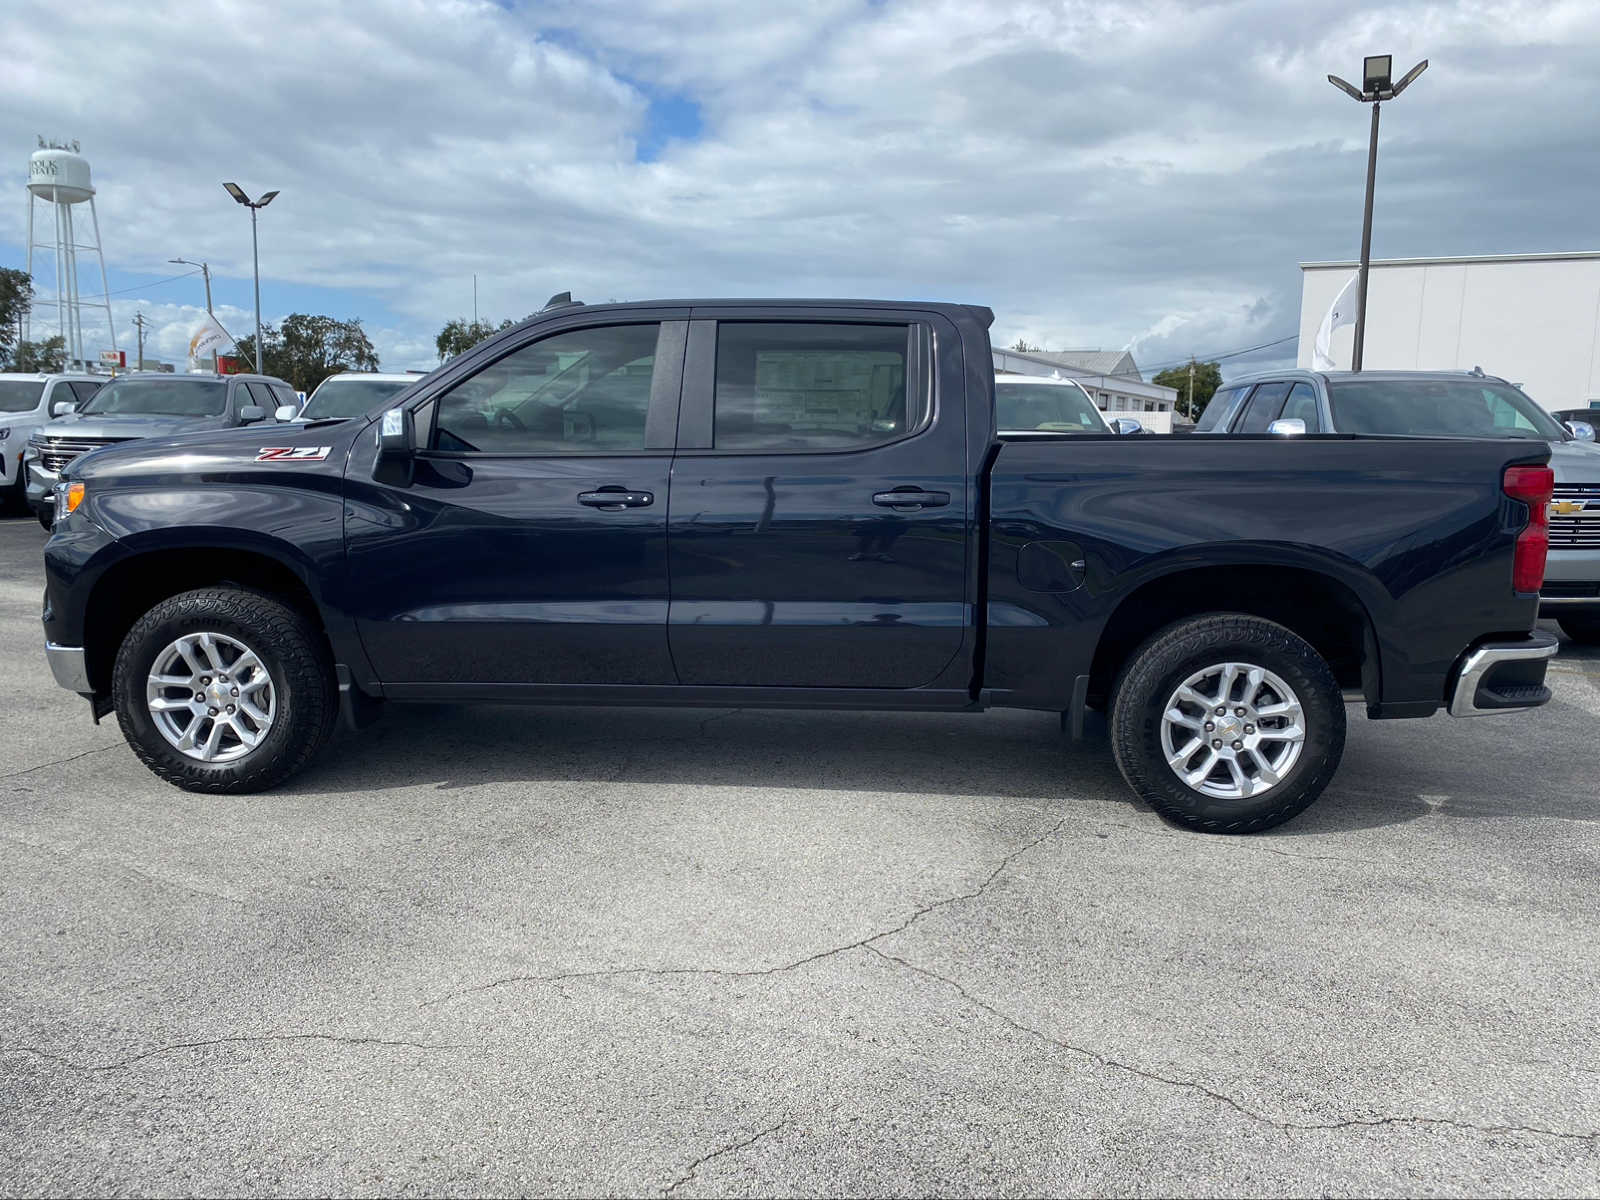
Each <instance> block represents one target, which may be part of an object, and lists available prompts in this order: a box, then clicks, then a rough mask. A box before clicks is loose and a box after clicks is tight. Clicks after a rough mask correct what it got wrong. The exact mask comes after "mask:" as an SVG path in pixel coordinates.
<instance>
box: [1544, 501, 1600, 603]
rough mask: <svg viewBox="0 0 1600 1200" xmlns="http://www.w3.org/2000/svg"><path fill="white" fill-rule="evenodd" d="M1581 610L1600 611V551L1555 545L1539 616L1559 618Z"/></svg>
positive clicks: (1545, 567)
mask: <svg viewBox="0 0 1600 1200" xmlns="http://www.w3.org/2000/svg"><path fill="white" fill-rule="evenodd" d="M1596 524H1600V522H1596ZM1580 609H1592V610H1600V549H1597V550H1591V549H1588V548H1583V549H1564V548H1562V547H1559V546H1552V547H1551V548H1550V554H1549V557H1548V558H1546V559H1545V564H1544V586H1542V587H1541V588H1540V589H1539V615H1540V616H1541V617H1559V616H1560V615H1561V614H1562V613H1570V612H1574V611H1576V610H1580Z"/></svg>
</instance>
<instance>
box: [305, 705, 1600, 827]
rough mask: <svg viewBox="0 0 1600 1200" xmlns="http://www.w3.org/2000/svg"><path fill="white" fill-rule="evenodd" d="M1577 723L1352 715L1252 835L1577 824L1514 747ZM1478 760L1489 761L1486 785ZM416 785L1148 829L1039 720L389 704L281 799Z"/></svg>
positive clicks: (1543, 756)
mask: <svg viewBox="0 0 1600 1200" xmlns="http://www.w3.org/2000/svg"><path fill="white" fill-rule="evenodd" d="M1547 718H1554V721H1553V722H1552V721H1551V720H1549V719H1547ZM1535 721H1537V722H1538V724H1536V725H1534V724H1524V723H1525V722H1530V723H1531V722H1535ZM1592 721H1593V718H1592V717H1590V716H1588V714H1586V713H1584V712H1582V710H1578V709H1574V708H1572V707H1571V706H1566V705H1552V706H1551V708H1549V709H1546V710H1545V712H1544V714H1541V715H1540V716H1537V717H1535V716H1532V715H1530V716H1526V717H1517V718H1506V719H1505V720H1503V721H1496V722H1491V721H1450V720H1448V719H1446V718H1443V717H1440V718H1436V719H1435V720H1433V721H1406V722H1367V721H1365V720H1363V719H1361V717H1360V716H1359V710H1356V709H1352V710H1351V725H1350V742H1349V747H1348V749H1347V751H1346V755H1345V760H1344V765H1343V767H1342V769H1341V771H1340V773H1339V775H1338V776H1336V777H1335V780H1334V782H1333V784H1332V786H1330V787H1329V788H1328V790H1327V791H1326V792H1325V793H1324V794H1323V796H1322V798H1321V799H1320V800H1319V801H1318V802H1317V803H1316V804H1314V805H1313V806H1312V807H1311V808H1310V809H1309V810H1308V811H1307V812H1306V813H1304V814H1302V815H1301V816H1300V817H1298V818H1297V819H1295V820H1294V821H1292V822H1290V823H1289V824H1288V825H1286V826H1284V827H1282V828H1280V829H1278V830H1274V831H1273V832H1272V833H1270V834H1267V835H1265V836H1269V837H1304V836H1309V835H1314V834H1328V833H1337V832H1343V831H1351V830H1360V829H1369V828H1380V827H1384V826H1391V825H1397V824H1403V823H1405V822H1409V821H1414V820H1417V819H1420V818H1425V817H1435V816H1439V815H1462V816H1465V815H1473V816H1480V817H1483V816H1495V815H1505V816H1512V815H1516V816H1519V817H1526V816H1528V815H1546V816H1555V817H1567V818H1573V817H1576V818H1578V819H1592V816H1591V813H1590V811H1589V810H1590V809H1591V808H1592V804H1591V803H1590V802H1589V801H1588V800H1587V799H1586V798H1587V797H1588V796H1589V795H1590V792H1591V791H1592V788H1591V787H1590V786H1589V781H1588V770H1587V764H1586V763H1584V762H1581V761H1579V760H1577V759H1570V760H1552V758H1551V757H1550V756H1549V755H1548V753H1545V752H1543V751H1541V750H1540V749H1539V748H1538V745H1537V744H1530V742H1529V740H1528V737H1527V733H1528V731H1529V730H1530V729H1533V730H1539V731H1542V732H1541V734H1540V737H1539V738H1538V739H1537V741H1538V742H1544V741H1545V740H1546V739H1549V740H1551V741H1552V742H1554V743H1560V742H1562V741H1563V740H1565V739H1566V738H1567V737H1568V736H1570V734H1571V732H1572V731H1573V728H1575V727H1581V726H1585V725H1592ZM1552 724H1555V725H1558V726H1560V727H1562V728H1552ZM1512 726H1516V727H1517V728H1515V729H1514V728H1512ZM1486 761H1492V762H1494V763H1495V764H1497V765H1496V766H1495V767H1494V768H1493V769H1491V770H1488V771H1486V770H1485V767H1484V764H1485V762H1486ZM1502 774H1503V775H1504V777H1505V782H1504V783H1503V784H1502V783H1500V782H1498V781H1499V779H1500V776H1501V775H1502ZM1514 779H1518V780H1520V782H1518V783H1515V784H1513V783H1512V782H1511V781H1512V780H1514ZM429 783H431V784H432V786H433V787H434V788H435V789H436V790H437V791H438V792H440V793H442V794H453V793H460V792H462V791H465V790H469V789H477V788H482V787H490V788H494V787H503V786H504V785H508V784H509V785H512V786H515V785H517V784H546V783H571V784H579V785H582V784H588V783H592V784H597V785H616V784H621V785H642V786H647V787H660V788H672V787H678V786H693V787H725V788H734V789H789V790H793V791H795V792H796V793H797V794H796V797H795V800H796V802H797V803H804V802H805V799H804V793H808V792H836V791H842V792H859V793H878V794H880V795H898V796H905V795H907V794H910V795H928V796H940V797H957V798H959V797H970V798H974V799H982V798H996V799H1007V800H1022V801H1036V802H1038V803H1039V804H1040V805H1041V806H1045V807H1048V808H1050V809H1051V810H1052V811H1054V812H1057V813H1058V814H1060V815H1064V816H1069V817H1073V818H1075V819H1082V820H1085V821H1105V822H1108V823H1111V822H1124V821H1126V820H1128V819H1129V817H1130V816H1131V815H1132V814H1134V813H1142V814H1144V815H1143V816H1142V818H1141V820H1142V821H1150V820H1152V819H1153V814H1150V812H1149V810H1148V808H1147V807H1146V806H1145V805H1143V803H1142V802H1140V801H1139V800H1137V799H1136V798H1135V797H1134V796H1133V795H1132V793H1131V792H1130V791H1129V790H1128V788H1127V785H1126V784H1125V783H1124V782H1123V780H1122V778H1121V776H1120V774H1119V773H1118V771H1117V769H1116V766H1115V764H1114V762H1113V761H1112V756H1111V753H1110V750H1109V747H1108V745H1107V743H1106V742H1105V741H1104V740H1103V739H1101V740H1095V741H1088V742H1085V743H1080V744H1078V745H1073V744H1071V743H1069V742H1067V741H1066V740H1065V739H1064V738H1063V737H1062V735H1061V734H1060V732H1059V730H1058V724H1057V720H1056V718H1055V717H1054V716H1053V715H1051V714H1046V713H1027V712H991V713H986V714H983V715H982V716H977V717H974V716H971V715H948V714H912V713H849V712H786V711H773V710H756V709H743V710H736V709H643V708H639V709H624V708H569V709H559V708H519V707H502V706H474V707H451V706H433V705H428V706H413V705H394V706H391V709H390V711H389V712H388V713H387V714H386V715H385V717H384V719H383V720H382V721H380V722H379V723H378V724H377V725H375V726H373V727H372V728H371V729H369V730H367V731H366V732H364V733H362V734H360V735H358V736H345V737H341V738H340V739H339V741H338V743H337V744H336V745H335V746H333V747H332V748H330V751H329V753H328V755H327V756H326V757H325V758H324V759H322V761H321V764H320V765H319V766H318V767H316V768H314V769H313V770H312V771H310V772H308V773H307V774H306V775H305V776H303V777H302V778H301V779H300V780H298V781H296V782H295V783H292V784H290V785H289V786H288V787H287V788H285V789H282V791H283V793H287V794H300V795H305V794H328V793H338V792H369V793H370V792H372V791H383V790H392V789H399V788H415V787H417V786H419V785H421V786H426V785H428V784H429Z"/></svg>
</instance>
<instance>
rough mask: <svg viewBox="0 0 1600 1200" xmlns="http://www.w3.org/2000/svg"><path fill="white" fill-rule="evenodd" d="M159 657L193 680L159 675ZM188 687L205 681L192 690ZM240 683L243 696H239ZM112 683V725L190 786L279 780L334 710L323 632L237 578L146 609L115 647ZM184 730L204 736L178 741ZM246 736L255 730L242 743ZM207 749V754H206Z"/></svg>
mask: <svg viewBox="0 0 1600 1200" xmlns="http://www.w3.org/2000/svg"><path fill="white" fill-rule="evenodd" d="M180 645H181V646H183V647H184V651H182V652H180V651H179V649H178V647H179V646H180ZM205 647H209V650H208V649H206V648H205ZM185 652H186V653H187V657H185ZM245 653H248V654H250V655H251V656H253V657H252V659H249V660H247V659H246V658H245ZM208 655H209V659H208ZM235 655H237V657H235ZM219 662H220V663H221V668H220V670H219V669H217V667H216V664H217V663H219ZM186 664H187V665H186ZM158 665H160V666H161V667H162V678H165V679H172V680H176V679H180V678H182V677H183V676H184V675H186V674H190V675H191V676H192V678H191V683H190V684H186V685H183V686H181V687H180V686H172V685H166V686H158V685H156V684H155V683H154V682H153V681H152V678H151V672H152V670H153V669H155V668H156V667H157V666H158ZM228 671H233V672H234V674H233V675H232V677H231V678H230V677H229V676H228V675H227V674H225V672H228ZM202 672H205V673H204V674H202ZM263 675H264V676H265V680H266V682H265V685H263V684H262V682H261V678H262V676H263ZM201 679H203V680H204V681H205V683H204V684H203V685H202V684H201V683H199V682H197V681H198V680H201ZM189 687H195V688H200V689H202V690H200V691H196V692H193V693H190V692H189V691H188V690H187V689H188V688H189ZM241 688H242V690H243V691H244V693H245V695H244V696H243V698H240V699H237V700H235V698H236V697H239V695H240V690H241ZM111 693H112V698H113V700H114V701H115V703H116V707H117V723H118V724H119V725H121V727H122V734H123V736H124V737H125V738H127V739H128V744H129V745H130V746H132V747H133V751H134V753H135V754H137V755H138V756H139V759H140V761H141V762H143V763H144V765H145V766H147V767H149V768H150V770H151V771H153V772H154V773H155V774H156V775H158V776H160V777H161V778H162V779H164V780H166V781H167V782H168V783H171V784H175V785H177V786H178V787H181V788H183V789H184V790H185V791H191V792H212V793H224V794H242V793H248V792H259V791H264V790H265V789H267V788H270V787H275V786H276V785H277V784H280V783H282V782H283V781H284V780H286V779H288V778H289V777H290V776H291V775H294V774H295V773H296V772H298V771H300V770H301V769H302V768H304V767H305V766H306V765H307V764H308V763H310V762H311V760H312V759H313V758H315V757H316V755H317V753H318V751H320V750H321V749H322V747H323V746H324V745H325V744H326V743H327V740H328V738H329V736H330V735H331V734H332V732H333V727H334V722H335V720H336V718H337V716H338V703H337V699H336V697H337V689H336V686H335V684H334V678H333V663H332V661H331V657H330V655H329V653H328V648H327V643H326V642H325V641H324V639H323V637H322V634H321V631H320V630H318V629H317V628H316V627H315V626H314V625H313V624H312V623H311V622H310V621H309V620H308V619H307V618H306V617H305V616H304V615H303V614H301V613H300V612H297V611H296V610H295V609H293V608H290V607H289V606H288V605H286V604H284V603H283V602H282V601H281V600H278V599H277V598H276V597H273V596H270V595H268V594H266V593H263V592H255V591H248V590H245V589H243V588H233V587H214V588H203V589H201V590H198V591H193V592H184V593H182V594H181V595H177V596H173V597H170V598H169V599H166V600H163V601H162V602H161V603H160V604H158V605H156V606H155V607H154V608H152V609H151V610H150V611H149V612H147V613H145V615H144V616H142V617H140V618H139V620H138V621H137V622H136V623H135V624H134V626H133V628H132V629H131V630H129V631H128V636H127V637H126V638H124V639H123V642H122V646H121V648H120V649H119V650H118V651H117V661H116V668H115V670H114V672H113V675H112V682H111ZM201 697H204V699H203V700H201ZM191 699H194V700H196V704H190V703H189V701H190V700H191ZM230 701H232V702H234V703H236V704H237V705H238V708H237V711H236V710H235V709H234V708H233V707H228V703H229V702H230ZM252 701H253V702H252ZM211 705H214V706H215V707H208V706H211ZM157 706H159V707H160V709H161V710H162V711H160V712H158V711H156V708H157ZM225 712H226V713H234V714H235V715H233V716H227V715H224V713H225ZM209 713H215V714H217V717H216V719H211V718H210V717H208V715H207V714H209ZM252 713H254V714H255V715H254V716H252V715H251V714H252ZM263 717H264V718H265V720H262V719H259V718H263ZM191 721H192V722H193V723H194V724H193V727H192V728H190V727H189V725H188V723H189V722H191ZM158 722H159V727H158ZM180 726H182V728H180ZM163 729H165V730H167V732H163ZM213 729H215V730H216V734H217V735H216V736H213V735H212V732H211V731H212V730H213ZM185 734H187V735H189V737H190V740H191V741H192V742H199V743H202V744H201V745H197V746H194V747H193V748H192V749H191V750H190V751H188V752H186V751H184V750H182V749H180V748H179V744H178V742H181V741H182V740H183V737H184V735H185ZM169 735H171V736H169ZM251 737H254V738H256V739H258V740H256V741H255V742H253V743H251V744H246V743H247V740H248V739H249V738H251ZM173 738H177V741H174V740H172V739H173ZM207 747H213V753H212V757H211V759H210V760H202V758H201V757H199V756H201V755H204V754H206V750H207Z"/></svg>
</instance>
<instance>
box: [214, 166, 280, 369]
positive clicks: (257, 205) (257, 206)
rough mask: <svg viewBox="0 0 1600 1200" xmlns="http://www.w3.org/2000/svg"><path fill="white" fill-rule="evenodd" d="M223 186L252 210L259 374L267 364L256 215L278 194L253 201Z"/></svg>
mask: <svg viewBox="0 0 1600 1200" xmlns="http://www.w3.org/2000/svg"><path fill="white" fill-rule="evenodd" d="M222 186H223V188H224V189H225V190H226V191H227V193H228V195H230V196H232V197H233V198H234V199H235V200H237V201H238V202H239V203H240V204H242V205H244V206H245V207H246V208H248V209H249V210H250V257H251V259H252V260H253V262H254V264H255V274H256V355H255V358H256V361H255V367H256V372H257V373H258V374H259V373H260V372H261V370H262V364H263V363H265V361H266V359H265V357H264V353H265V352H264V349H263V347H262V345H261V244H260V242H259V241H258V240H257V238H256V213H258V212H259V211H260V210H261V209H263V208H265V207H266V206H267V205H269V204H271V203H272V198H273V197H274V196H276V195H277V194H278V193H277V191H276V190H274V191H270V192H267V193H266V194H265V195H264V196H262V197H261V199H259V200H252V199H250V197H249V196H247V195H245V191H244V189H243V188H242V187H240V186H239V185H238V184H237V183H225V184H223V185H222Z"/></svg>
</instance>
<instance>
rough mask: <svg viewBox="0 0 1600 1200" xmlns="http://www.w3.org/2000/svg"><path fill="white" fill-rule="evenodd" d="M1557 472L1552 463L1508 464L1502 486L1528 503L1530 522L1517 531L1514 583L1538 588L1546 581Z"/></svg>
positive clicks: (1519, 588) (1526, 588)
mask: <svg viewBox="0 0 1600 1200" xmlns="http://www.w3.org/2000/svg"><path fill="white" fill-rule="evenodd" d="M1555 489H1556V473H1555V472H1554V471H1552V470H1551V469H1550V468H1549V467H1507V468H1506V473H1505V478H1504V479H1502V480H1501V481H1500V490H1501V491H1503V492H1505V494H1506V495H1508V496H1510V497H1511V498H1512V499H1513V500H1521V501H1522V502H1523V503H1524V504H1526V505H1527V506H1528V523H1527V525H1526V526H1524V527H1523V530H1522V532H1521V533H1519V534H1517V552H1516V556H1515V557H1514V558H1513V559H1512V560H1511V587H1512V590H1513V591H1518V592H1537V591H1538V590H1539V586H1540V585H1541V584H1542V583H1544V560H1545V556H1546V555H1547V554H1549V552H1550V496H1551V493H1553V492H1554V491H1555Z"/></svg>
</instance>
